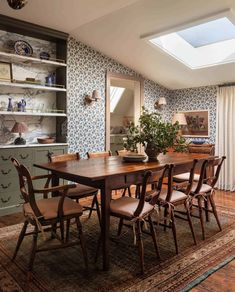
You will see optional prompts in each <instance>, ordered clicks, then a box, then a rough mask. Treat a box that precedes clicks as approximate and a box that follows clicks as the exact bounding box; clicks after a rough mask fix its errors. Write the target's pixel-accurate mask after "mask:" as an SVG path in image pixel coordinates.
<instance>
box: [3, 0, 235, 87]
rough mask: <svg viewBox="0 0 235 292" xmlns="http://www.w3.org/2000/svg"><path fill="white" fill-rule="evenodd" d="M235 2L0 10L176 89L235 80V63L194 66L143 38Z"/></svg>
mask: <svg viewBox="0 0 235 292" xmlns="http://www.w3.org/2000/svg"><path fill="white" fill-rule="evenodd" d="M227 8H233V9H234V13H235V0H206V1H205V0H196V1H195V0H139V1H138V0H50V1H48V0H28V4H27V5H26V6H25V7H24V8H23V9H22V10H19V11H16V10H13V9H11V8H10V7H9V6H8V5H7V1H6V0H0V13H1V14H4V15H8V16H11V17H15V18H18V19H22V20H25V21H29V22H33V23H36V24H40V25H43V26H48V27H51V28H54V29H58V30H62V31H64V32H67V33H69V34H70V35H72V36H73V37H75V38H76V39H78V40H80V41H82V42H84V43H86V44H88V45H90V46H91V47H93V48H95V49H97V50H98V51H101V52H102V53H104V54H106V55H108V56H110V57H112V58H114V59H116V60H117V61H119V62H120V63H122V64H124V65H127V66H129V67H131V68H133V69H135V70H136V71H137V72H139V73H141V74H142V75H143V76H145V77H147V78H149V79H152V80H154V81H156V82H158V83H160V84H162V85H164V86H166V87H168V88H171V89H178V88H187V87H197V86H204V85H214V84H221V83H224V82H234V81H235V63H229V64H224V65H219V66H214V67H209V68H203V69H198V70H191V69H189V68H187V67H186V66H185V65H183V64H182V63H180V62H179V61H177V60H175V59H173V58H172V57H170V56H169V55H167V54H166V53H164V52H163V51H161V50H160V49H157V48H153V47H152V46H150V45H149V44H148V43H147V42H146V41H145V40H143V39H141V36H143V35H147V34H151V33H156V32H160V31H166V30H168V29H170V28H172V27H174V26H179V25H181V24H183V23H187V22H191V21H194V20H197V19H199V18H203V17H206V16H208V15H210V14H214V13H218V12H220V11H222V10H224V9H227Z"/></svg>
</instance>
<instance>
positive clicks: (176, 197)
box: [159, 190, 187, 203]
mask: <svg viewBox="0 0 235 292" xmlns="http://www.w3.org/2000/svg"><path fill="white" fill-rule="evenodd" d="M166 196H167V190H163V191H162V192H161V193H160V196H159V199H160V200H162V201H165V200H166ZM183 199H187V195H185V193H183V192H180V191H176V190H173V192H172V195H171V200H170V203H174V202H177V201H181V200H183Z"/></svg>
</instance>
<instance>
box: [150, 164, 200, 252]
mask: <svg viewBox="0 0 235 292" xmlns="http://www.w3.org/2000/svg"><path fill="white" fill-rule="evenodd" d="M196 164H197V160H196V159H195V160H194V161H193V162H189V163H187V164H185V167H187V169H190V178H189V181H187V182H183V183H178V184H174V183H173V173H174V168H175V166H174V165H173V164H171V165H169V169H168V175H167V189H163V190H161V184H162V182H161V181H160V185H159V183H156V184H155V189H154V190H152V191H151V192H150V194H149V195H147V197H146V200H147V201H148V202H150V203H151V204H154V205H155V204H156V205H158V206H159V207H163V208H164V223H163V224H160V225H163V226H164V230H166V228H167V227H168V228H171V229H172V233H173V237H174V242H175V250H176V253H177V254H178V252H179V250H178V242H177V235H176V224H175V217H178V218H181V219H184V220H185V218H182V217H179V216H177V215H175V207H177V206H184V209H185V211H186V215H187V218H186V220H187V221H188V223H189V227H190V230H191V233H192V237H193V240H194V243H195V244H197V241H196V237H195V233H194V229H193V224H192V219H191V214H190V191H191V188H192V185H193V177H194V171H195V167H196ZM168 217H169V219H170V221H171V222H170V224H167V221H168Z"/></svg>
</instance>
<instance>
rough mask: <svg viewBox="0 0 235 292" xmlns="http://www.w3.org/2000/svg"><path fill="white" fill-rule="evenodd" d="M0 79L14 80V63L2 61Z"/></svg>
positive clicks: (0, 63)
mask: <svg viewBox="0 0 235 292" xmlns="http://www.w3.org/2000/svg"><path fill="white" fill-rule="evenodd" d="M0 81H5V82H12V64H11V63H7V62H1V61H0Z"/></svg>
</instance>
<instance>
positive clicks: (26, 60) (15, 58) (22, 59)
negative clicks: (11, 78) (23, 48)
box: [0, 52, 67, 68]
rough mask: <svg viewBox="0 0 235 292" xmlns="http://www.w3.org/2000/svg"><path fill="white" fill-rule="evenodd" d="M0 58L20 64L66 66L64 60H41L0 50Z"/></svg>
mask: <svg viewBox="0 0 235 292" xmlns="http://www.w3.org/2000/svg"><path fill="white" fill-rule="evenodd" d="M0 60H1V61H5V62H10V63H20V64H39V65H46V66H52V67H55V68H58V67H66V66H67V65H66V64H65V63H64V62H58V61H51V60H43V59H39V58H35V57H28V56H21V55H17V54H12V53H6V52H0Z"/></svg>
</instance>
